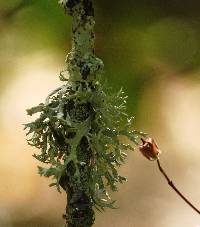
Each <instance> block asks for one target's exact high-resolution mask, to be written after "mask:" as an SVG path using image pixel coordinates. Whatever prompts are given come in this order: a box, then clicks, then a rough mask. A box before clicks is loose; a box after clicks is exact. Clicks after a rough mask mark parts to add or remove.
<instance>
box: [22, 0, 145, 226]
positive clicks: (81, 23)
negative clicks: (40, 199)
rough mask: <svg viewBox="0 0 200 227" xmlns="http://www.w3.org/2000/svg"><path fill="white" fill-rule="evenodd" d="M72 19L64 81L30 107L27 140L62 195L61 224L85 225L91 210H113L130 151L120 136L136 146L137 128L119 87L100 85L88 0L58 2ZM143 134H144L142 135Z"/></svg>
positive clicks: (41, 170)
mask: <svg viewBox="0 0 200 227" xmlns="http://www.w3.org/2000/svg"><path fill="white" fill-rule="evenodd" d="M60 3H61V4H62V6H63V7H64V8H65V9H66V11H67V12H68V13H69V14H70V15H71V16H72V17H73V22H72V50H71V52H70V53H69V54H68V55H67V58H66V70H65V71H66V72H67V73H68V75H69V79H67V78H66V77H65V76H64V75H63V73H61V74H60V79H61V80H63V81H64V82H65V83H64V85H63V86H62V87H60V88H57V89H56V90H55V91H53V92H51V93H50V95H48V97H47V98H46V101H45V103H44V104H39V105H38V106H37V107H33V108H31V109H29V110H28V111H27V112H28V114H29V115H32V114H35V113H38V112H40V116H39V118H38V119H36V120H35V121H34V122H32V123H28V124H26V126H25V128H28V129H29V132H28V133H27V134H30V135H31V137H30V139H29V140H28V142H29V144H30V145H32V146H35V147H37V148H39V149H40V151H41V152H40V154H35V155H34V157H35V158H36V159H38V160H39V161H41V162H43V163H46V164H48V167H47V168H43V167H39V173H40V174H41V175H43V176H46V177H53V178H54V179H55V181H54V183H52V184H51V186H53V185H55V186H57V188H58V190H60V186H61V187H62V188H63V189H64V190H65V191H66V193H67V207H66V214H65V215H64V217H65V219H66V226H68V227H90V226H92V224H93V223H94V219H95V215H94V210H93V208H94V207H96V208H97V209H98V210H104V208H105V207H110V208H114V201H112V199H111V198H110V196H109V194H108V190H107V189H108V188H109V187H110V189H111V190H112V191H117V185H116V183H118V182H120V183H122V182H123V181H125V180H126V179H125V178H124V177H122V176H120V175H119V174H118V170H117V167H118V166H120V165H121V163H123V161H124V159H125V158H126V153H125V151H126V150H129V149H133V148H132V146H130V145H129V144H124V143H123V142H121V140H120V139H119V137H120V136H126V137H128V139H129V140H131V141H132V142H134V143H135V144H137V138H138V135H141V133H140V132H137V131H133V130H132V119H128V117H127V114H126V98H127V97H126V96H125V95H124V92H123V91H122V90H120V91H119V92H118V93H116V94H111V93H110V92H109V89H108V88H107V87H106V86H105V85H103V84H102V83H101V82H100V81H101V75H102V70H103V62H102V61H101V60H100V59H99V58H97V57H96V56H95V51H94V24H95V21H94V9H93V7H92V1H91V0H68V1H67V0H61V1H60ZM142 135H143V134H142Z"/></svg>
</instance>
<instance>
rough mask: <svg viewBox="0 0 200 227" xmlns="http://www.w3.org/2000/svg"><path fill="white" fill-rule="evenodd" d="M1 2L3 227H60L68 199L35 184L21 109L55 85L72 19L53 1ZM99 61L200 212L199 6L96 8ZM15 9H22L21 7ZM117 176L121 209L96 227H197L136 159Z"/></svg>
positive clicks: (142, 0) (114, 4)
mask: <svg viewBox="0 0 200 227" xmlns="http://www.w3.org/2000/svg"><path fill="white" fill-rule="evenodd" d="M25 2H26V3H27V4H28V5H27V6H23V5H20V0H7V1H3V0H1V1H0V155H1V156H0V179H1V184H0V226H1V227H18V226H19V227H36V226H37V227H57V226H62V224H63V220H62V218H61V216H62V213H63V212H64V209H65V205H66V195H65V193H62V194H59V193H57V192H56V190H55V189H53V188H48V184H49V182H50V181H49V180H48V179H44V178H41V177H40V176H38V175H37V173H36V171H37V169H36V166H37V164H38V163H37V162H36V161H35V160H34V159H33V158H32V156H31V154H33V152H34V151H35V149H33V148H31V147H29V146H28V145H27V144H26V141H25V132H23V126H22V124H23V123H25V122H28V121H30V118H28V117H27V116H26V113H25V109H27V108H28V107H31V106H33V105H37V104H38V103H40V102H42V101H43V100H44V98H45V97H46V96H47V94H48V93H49V92H50V91H51V90H52V89H54V88H55V87H57V86H59V85H60V84H61V82H60V81H59V79H58V75H59V73H60V71H61V70H62V69H63V68H64V67H65V63H64V59H65V56H66V54H67V53H68V52H69V51H70V48H71V18H70V17H69V16H68V15H65V14H64V12H63V10H62V9H61V8H60V7H59V6H58V4H57V1H56V0H26V1H25ZM94 3H95V11H96V54H97V55H98V56H99V57H100V58H102V59H103V61H104V64H105V73H104V75H103V76H104V77H105V78H106V79H107V80H108V81H109V83H110V85H111V86H112V87H113V89H114V90H115V91H116V90H118V89H119V88H120V87H123V88H124V90H125V91H126V93H127V95H128V96H129V98H128V106H127V108H128V112H129V114H132V115H134V116H135V125H133V126H134V127H135V128H136V129H140V130H142V131H145V132H148V133H149V134H150V135H151V136H152V137H154V138H155V140H156V141H157V143H158V144H159V146H160V148H161V150H162V151H163V152H162V156H161V161H162V163H163V166H164V168H165V169H166V171H167V172H168V173H169V175H170V176H171V177H172V179H173V181H174V182H175V183H176V184H177V186H178V187H179V188H181V189H182V191H184V192H185V194H186V195H187V196H188V197H189V198H190V199H191V200H192V201H194V203H195V205H196V206H197V207H200V177H199V172H200V165H199V161H200V148H199V141H200V136H199V131H200V102H199V100H200V83H199V82H200V14H199V12H200V2H199V1H198V0H190V1H188V0H182V1H179V0H173V1H170V0H151V1H147V0H123V1H119V0H115V1H114V0H109V1H108V0H94ZM18 6H19V7H18ZM120 172H121V173H122V174H124V175H125V176H127V177H128V182H127V183H125V184H124V185H121V186H120V190H119V192H117V193H115V194H114V195H113V196H114V198H116V199H117V200H118V205H119V207H120V209H118V210H107V211H106V212H105V213H102V214H99V213H97V218H96V223H95V225H94V226H96V227H104V226H106V227H122V226H126V227H160V226H162V227H179V226H181V227H188V226H190V227H199V226H200V219H199V216H197V215H196V214H195V213H194V212H193V211H192V210H191V209H190V208H189V207H188V206H187V205H186V204H184V202H183V201H181V199H180V198H179V197H177V195H176V194H175V193H173V192H172V191H171V189H170V188H169V187H168V186H167V183H166V182H165V180H164V179H163V178H162V176H161V175H160V173H159V172H158V170H157V167H156V164H155V163H152V162H148V161H147V160H145V159H144V158H143V157H142V156H141V155H140V154H139V152H138V151H135V152H131V153H129V155H128V158H127V162H126V164H125V165H123V166H122V167H121V168H120Z"/></svg>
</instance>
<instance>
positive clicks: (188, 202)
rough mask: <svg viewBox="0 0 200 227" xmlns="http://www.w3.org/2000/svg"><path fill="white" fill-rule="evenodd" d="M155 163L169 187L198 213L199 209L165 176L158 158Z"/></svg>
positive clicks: (199, 212)
mask: <svg viewBox="0 0 200 227" xmlns="http://www.w3.org/2000/svg"><path fill="white" fill-rule="evenodd" d="M157 164H158V168H159V170H160V172H161V173H162V174H163V176H164V177H165V179H166V180H167V182H168V184H169V185H170V187H171V188H172V189H173V190H174V191H175V192H176V193H177V194H178V195H179V196H180V197H181V198H182V199H183V200H184V201H185V202H186V203H187V204H188V205H189V206H190V207H191V208H192V209H193V210H195V211H196V212H197V213H198V214H200V210H198V209H197V208H196V207H195V206H194V205H193V204H192V203H191V202H190V201H189V200H188V199H187V198H186V197H185V196H184V195H183V194H182V193H181V192H180V191H179V190H178V189H177V187H176V186H175V185H174V184H173V182H172V181H171V180H170V178H169V177H168V176H167V174H166V172H165V171H164V170H163V168H162V166H161V164H160V161H159V159H157Z"/></svg>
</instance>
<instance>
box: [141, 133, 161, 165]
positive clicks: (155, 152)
mask: <svg viewBox="0 0 200 227" xmlns="http://www.w3.org/2000/svg"><path fill="white" fill-rule="evenodd" d="M141 140H142V144H141V145H140V146H139V150H140V152H141V153H142V154H143V155H144V156H145V157H146V158H147V159H149V160H150V161H154V160H156V159H158V156H159V154H160V153H161V151H160V150H159V148H158V146H157V144H156V143H155V141H154V139H152V138H150V137H149V138H147V139H143V138H141Z"/></svg>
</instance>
